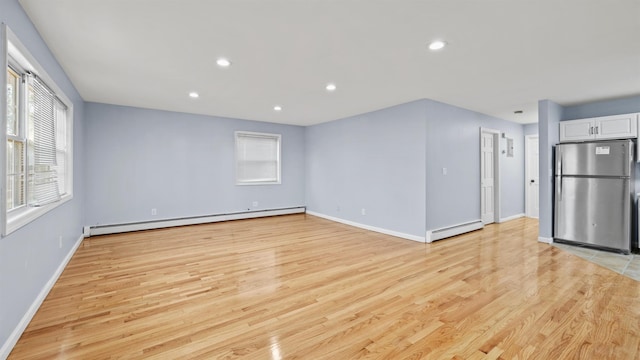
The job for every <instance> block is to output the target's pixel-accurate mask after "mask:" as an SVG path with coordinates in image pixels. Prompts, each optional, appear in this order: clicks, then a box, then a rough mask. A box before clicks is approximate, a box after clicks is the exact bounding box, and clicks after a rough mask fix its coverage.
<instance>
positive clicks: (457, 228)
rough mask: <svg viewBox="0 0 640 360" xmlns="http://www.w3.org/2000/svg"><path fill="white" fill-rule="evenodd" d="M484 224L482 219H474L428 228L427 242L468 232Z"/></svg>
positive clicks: (480, 227)
mask: <svg viewBox="0 0 640 360" xmlns="http://www.w3.org/2000/svg"><path fill="white" fill-rule="evenodd" d="M483 227H484V224H483V223H482V221H481V220H474V221H470V222H466V223H461V224H456V225H451V226H447V227H443V228H440V229H435V230H427V235H426V237H425V239H426V242H427V243H432V242H434V241H436V240H440V239H444V238H448V237H452V236H456V235H460V234H464V233H468V232H470V231H474V230H478V229H482V228H483Z"/></svg>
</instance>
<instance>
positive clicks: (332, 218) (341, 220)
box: [307, 210, 425, 243]
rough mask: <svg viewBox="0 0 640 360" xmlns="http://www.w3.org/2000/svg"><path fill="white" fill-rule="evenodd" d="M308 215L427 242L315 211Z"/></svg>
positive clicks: (413, 236)
mask: <svg viewBox="0 0 640 360" xmlns="http://www.w3.org/2000/svg"><path fill="white" fill-rule="evenodd" d="M307 214H309V215H313V216H317V217H320V218H323V219H327V220H331V221H335V222H339V223H342V224H346V225H350V226H354V227H357V228H361V229H365V230H370V231H375V232H379V233H382V234H386V235H391V236H395V237H399V238H403V239H407V240H413V241H418V242H422V243H423V242H425V240H424V238H423V237H422V236H417V235H411V234H406V233H402V232H398V231H393V230H388V229H383V228H379V227H375V226H371V225H365V224H360V223H357V222H354V221H349V220H344V219H340V218H337V217H333V216H329V215H325V214H321V213H317V212H315V211H308V210H307Z"/></svg>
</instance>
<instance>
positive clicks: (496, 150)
mask: <svg viewBox="0 0 640 360" xmlns="http://www.w3.org/2000/svg"><path fill="white" fill-rule="evenodd" d="M482 134H491V135H493V210H494V211H493V222H494V223H499V222H500V213H501V211H500V192H501V191H500V135H501V132H500V130H495V129H489V128H483V127H480V134H479V143H478V149H479V155H480V156H479V160H480V161H479V163H478V168H479V169H480V174H479V175H480V176H479V180H480V181H479V185H480V186H479V189H480V194H479V195H480V221H482V209H483V208H484V207H483V206H482V205H483V204H482ZM483 223H484V222H483Z"/></svg>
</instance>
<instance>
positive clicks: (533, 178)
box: [525, 135, 540, 218]
mask: <svg viewBox="0 0 640 360" xmlns="http://www.w3.org/2000/svg"><path fill="white" fill-rule="evenodd" d="M526 141H527V144H526V146H527V158H526V159H527V171H526V182H527V184H526V185H525V188H526V189H527V190H526V191H527V216H528V217H532V218H537V217H538V214H539V211H540V196H539V194H538V192H539V188H540V178H539V176H538V174H539V168H538V161H539V160H538V159H539V157H538V136H537V135H535V136H534V135H529V136H527V137H526Z"/></svg>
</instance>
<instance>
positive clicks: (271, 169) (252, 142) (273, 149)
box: [235, 131, 281, 185]
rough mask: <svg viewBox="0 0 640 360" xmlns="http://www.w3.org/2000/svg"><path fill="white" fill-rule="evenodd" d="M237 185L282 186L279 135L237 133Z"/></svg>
mask: <svg viewBox="0 0 640 360" xmlns="http://www.w3.org/2000/svg"><path fill="white" fill-rule="evenodd" d="M235 134H236V184H238V185H259V184H280V139H281V136H280V135H278V134H264V133H254V132H245V131H237V132H236V133H235Z"/></svg>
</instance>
